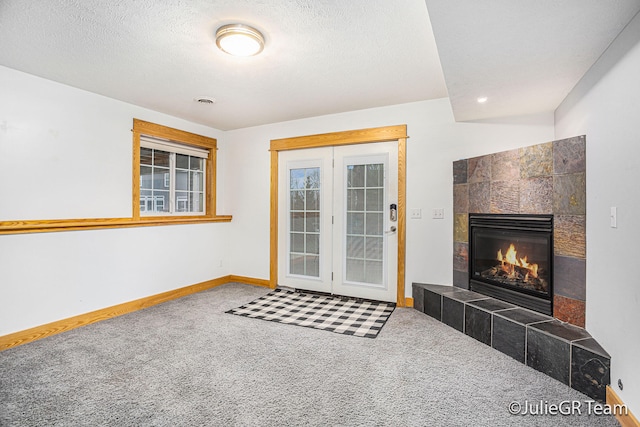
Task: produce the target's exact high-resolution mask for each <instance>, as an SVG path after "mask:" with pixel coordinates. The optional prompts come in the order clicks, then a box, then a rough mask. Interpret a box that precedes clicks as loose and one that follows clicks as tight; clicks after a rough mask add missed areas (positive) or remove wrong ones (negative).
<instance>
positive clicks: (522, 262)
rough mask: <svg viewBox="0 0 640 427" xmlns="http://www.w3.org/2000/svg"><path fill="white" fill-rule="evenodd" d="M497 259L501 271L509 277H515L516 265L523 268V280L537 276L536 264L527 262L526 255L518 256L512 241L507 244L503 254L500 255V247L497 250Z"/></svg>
mask: <svg viewBox="0 0 640 427" xmlns="http://www.w3.org/2000/svg"><path fill="white" fill-rule="evenodd" d="M498 261H500V268H501V269H502V271H504V272H505V273H507V274H508V276H509V277H510V278H514V277H516V273H517V271H516V270H517V269H516V267H520V268H521V269H524V270H525V276H524V281H525V282H526V281H527V280H529V277H536V278H537V277H538V264H534V263H529V262H528V261H527V256H526V255H525V256H524V257H523V258H518V252H517V251H516V247H515V245H514V244H513V243H511V244H510V245H509V249H508V250H507V252H506V254H505V255H502V249H499V250H498Z"/></svg>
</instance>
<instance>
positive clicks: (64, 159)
mask: <svg viewBox="0 0 640 427" xmlns="http://www.w3.org/2000/svg"><path fill="white" fill-rule="evenodd" d="M0 94H2V95H1V96H0V221H10V220H27V219H31V220H34V219H75V218H108V217H130V216H131V212H132V206H131V191H132V190H131V176H132V171H131V167H132V158H131V155H132V150H131V147H132V135H131V131H130V130H131V127H132V121H133V118H134V117H135V118H139V119H142V120H147V121H151V122H155V123H160V124H163V125H166V126H171V127H175V128H178V129H183V130H186V131H190V132H194V133H199V134H203V135H206V136H211V137H214V138H215V137H220V136H222V135H223V132H220V131H217V130H215V129H211V128H208V127H205V126H201V125H196V124H194V123H190V122H187V121H184V120H180V119H177V118H175V117H170V116H167V115H163V114H160V113H156V112H153V111H150V110H146V109H143V108H140V107H135V106H133V105H130V104H126V103H123V102H120V101H116V100H113V99H109V98H105V97H102V96H99V95H96V94H92V93H89V92H85V91H82V90H78V89H74V88H71V87H69V86H65V85H61V84H58V83H54V82H51V81H48V80H44V79H41V78H38V77H34V76H31V75H28V74H25V73H21V72H18V71H15V70H11V69H8V68H5V67H0ZM219 163H220V166H221V171H219V173H220V179H219V184H218V189H219V193H222V194H224V187H225V185H224V176H225V173H224V171H225V170H226V166H225V164H226V163H227V162H226V159H225V155H224V152H222V150H221V152H220V153H219ZM219 196H220V194H219ZM219 199H220V202H219V205H220V206H219V208H218V212H219V213H221V214H224V213H227V212H225V211H224V209H225V202H224V197H219ZM229 225H230V224H228V223H214V224H199V225H176V226H162V227H143V228H125V229H106V230H92V231H69V232H58V233H37V234H21V235H0V336H2V335H6V334H9V333H12V332H16V331H20V330H24V329H27V328H30V327H34V326H38V325H42V324H45V323H48V322H52V321H55V320H60V319H63V318H66V317H70V316H73V315H77V314H82V313H86V312H89V311H92V310H96V309H100V308H104V307H108V306H111V305H114V304H118V303H122V302H126V301H130V300H133V299H137V298H141V297H144V296H149V295H153V294H157V293H160V292H164V291H167V290H171V289H175V288H179V287H182V286H187V285H192V284H195V283H199V282H202V281H205V280H210V279H213V278H216V277H220V276H224V275H226V274H229V268H228V266H229V264H230V262H229V258H228V253H227V250H226V247H225V242H227V241H228V236H229V235H228V231H229V229H230V227H229ZM221 260H222V262H223V266H222V267H220V261H221Z"/></svg>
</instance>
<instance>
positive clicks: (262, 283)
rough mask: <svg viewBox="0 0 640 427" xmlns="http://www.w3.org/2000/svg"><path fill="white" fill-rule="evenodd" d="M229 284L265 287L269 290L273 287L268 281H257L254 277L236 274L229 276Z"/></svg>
mask: <svg viewBox="0 0 640 427" xmlns="http://www.w3.org/2000/svg"><path fill="white" fill-rule="evenodd" d="M229 282H238V283H244V284H246V285H255V286H264V287H266V288H269V287H270V285H271V283H270V282H269V280H267V279H256V278H254V277H247V276H236V275H234V274H232V275H231V276H229Z"/></svg>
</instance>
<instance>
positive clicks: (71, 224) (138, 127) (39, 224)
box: [0, 119, 232, 235]
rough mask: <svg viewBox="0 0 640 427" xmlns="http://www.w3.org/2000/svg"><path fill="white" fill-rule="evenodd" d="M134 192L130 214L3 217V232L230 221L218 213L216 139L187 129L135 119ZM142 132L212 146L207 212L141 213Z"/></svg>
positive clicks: (198, 145)
mask: <svg viewBox="0 0 640 427" xmlns="http://www.w3.org/2000/svg"><path fill="white" fill-rule="evenodd" d="M132 132H133V186H132V188H133V196H132V208H133V212H132V216H131V218H82V219H56V220H14V221H0V235H2V234H24V233H47V232H56V231H72V230H96V229H105V228H126V227H145V226H159V225H179V224H202V223H213V222H230V221H231V220H232V217H231V215H217V214H216V179H215V178H216V160H217V140H216V139H215V138H210V137H206V136H202V135H197V134H194V133H191V132H186V131H182V130H178V129H174V128H170V127H167V126H163V125H159V124H156V123H151V122H146V121H143V120H139V119H133V129H132ZM140 135H148V136H153V137H158V138H163V139H169V140H171V141H175V142H178V143H184V144H187V145H192V146H195V147H199V148H205V149H208V150H209V153H210V155H209V158H208V159H207V161H206V165H207V166H206V173H207V177H208V178H207V180H208V181H207V188H206V196H205V197H206V212H205V214H204V215H188V216H186V215H185V216H179V215H171V216H149V217H141V216H140V203H139V200H140Z"/></svg>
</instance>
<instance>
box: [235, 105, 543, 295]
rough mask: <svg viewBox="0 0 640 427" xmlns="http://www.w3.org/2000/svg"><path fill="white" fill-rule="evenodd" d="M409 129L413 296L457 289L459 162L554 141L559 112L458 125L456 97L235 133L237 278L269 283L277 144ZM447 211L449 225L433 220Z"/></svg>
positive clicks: (409, 279)
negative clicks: (272, 148) (444, 287)
mask: <svg viewBox="0 0 640 427" xmlns="http://www.w3.org/2000/svg"><path fill="white" fill-rule="evenodd" d="M398 124H407V132H408V134H409V137H410V138H409V140H408V142H407V208H421V209H422V211H423V218H422V219H420V220H415V219H407V259H406V266H407V270H406V284H405V286H406V287H405V289H406V295H407V296H411V283H412V282H423V283H424V282H427V283H440V284H451V283H452V274H453V273H452V270H453V266H452V264H453V261H452V259H453V255H452V254H453V218H452V211H453V170H452V165H453V161H454V160H458V159H461V158H468V157H472V156H476V155H481V154H488V153H493V152H497V151H503V150H509V149H512V148H517V147H522V146H528V145H534V144H539V143H542V142H547V141H551V140H553V114H551V113H549V114H544V115H539V116H532V117H521V118H514V119H504V120H501V121H500V123H498V122H489V121H486V122H478V123H456V122H455V121H454V119H453V114H452V112H451V106H450V104H449V101H448V99H439V100H434V101H424V102H416V103H410V104H404V105H396V106H391V107H383V108H375V109H369V110H362V111H355V112H350V113H343V114H336V115H330V116H323V117H315V118H310V119H304V120H297V121H291V122H285V123H278V124H272V125H265V126H259V127H254V128H248V129H242V130H236V131H230V132H227V134H226V135H225V143H224V144H223V147H224V150H225V151H226V152H227V155H228V160H229V164H230V165H234V167H233V171H234V172H231V175H232V177H230V180H229V187H228V191H229V192H230V193H232V194H233V197H230V203H231V211H232V212H233V214H234V220H233V223H232V226H231V227H232V232H231V233H232V236H233V254H234V256H233V263H232V266H231V270H232V271H233V273H234V274H240V275H246V276H251V277H258V278H263V279H268V278H269V176H270V175H269V166H270V154H269V151H268V150H269V143H270V140H271V139H277V138H285V137H293V136H301V135H312V134H318V133H326V132H336V131H344V130H353V129H362V128H370V127H379V126H389V125H398ZM434 208H445V217H446V219H444V220H434V219H431V212H432V210H433V209H434Z"/></svg>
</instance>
